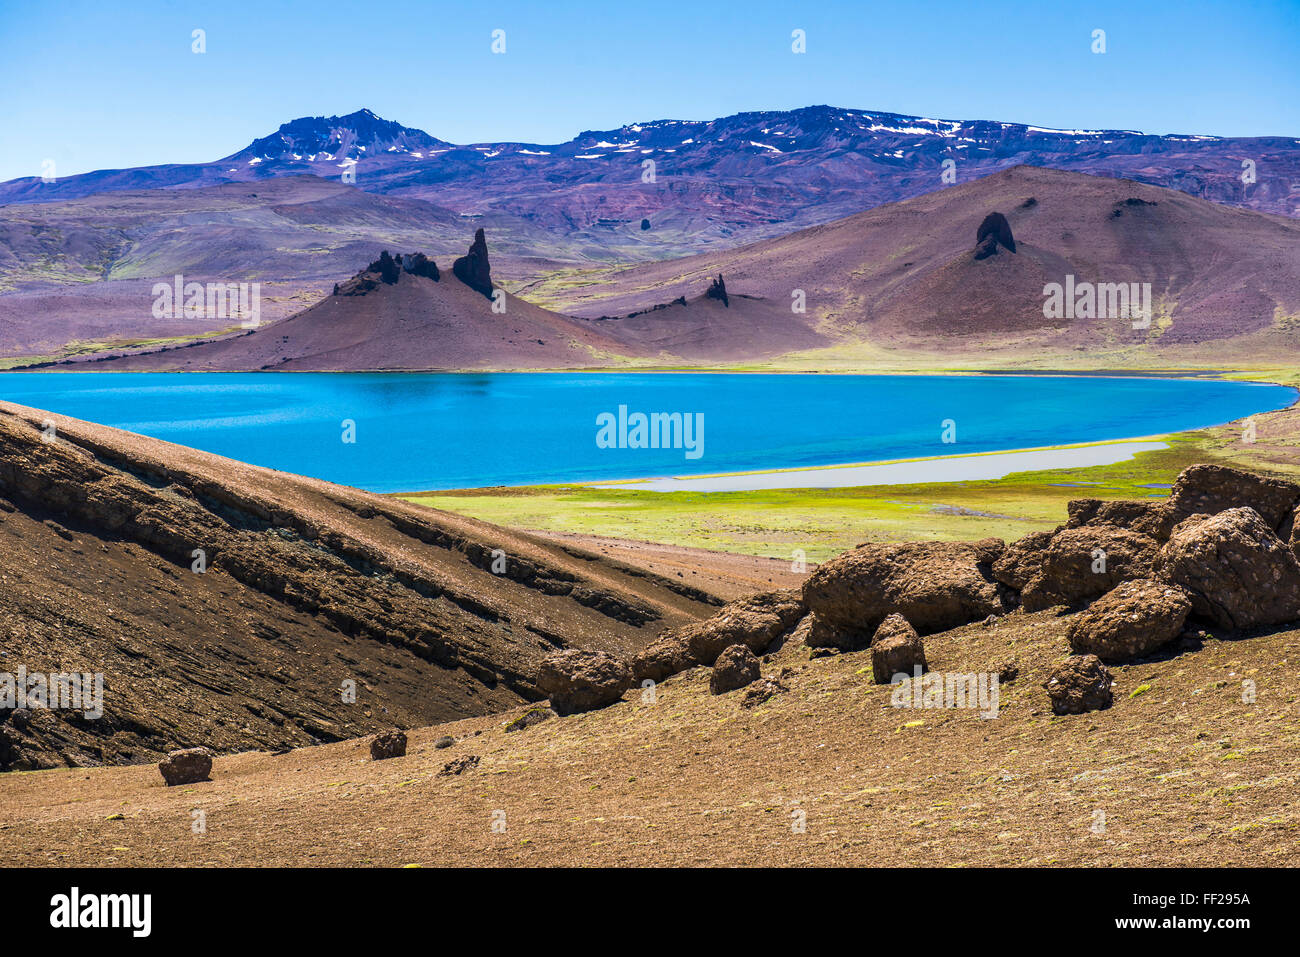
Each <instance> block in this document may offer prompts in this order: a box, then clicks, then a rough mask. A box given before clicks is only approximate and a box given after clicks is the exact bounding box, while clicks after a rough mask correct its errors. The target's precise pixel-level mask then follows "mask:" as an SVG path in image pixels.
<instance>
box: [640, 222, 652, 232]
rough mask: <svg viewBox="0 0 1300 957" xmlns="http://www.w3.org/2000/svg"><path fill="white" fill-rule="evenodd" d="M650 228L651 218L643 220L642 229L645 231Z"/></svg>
mask: <svg viewBox="0 0 1300 957" xmlns="http://www.w3.org/2000/svg"><path fill="white" fill-rule="evenodd" d="M649 228H650V220H648V219H643V220H641V231H642V232H645V231H646V230H647V229H649Z"/></svg>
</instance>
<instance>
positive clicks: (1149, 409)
mask: <svg viewBox="0 0 1300 957" xmlns="http://www.w3.org/2000/svg"><path fill="white" fill-rule="evenodd" d="M0 398H3V399H6V400H8V401H11V402H17V403H20V404H22V405H28V406H34V407H36V408H39V409H46V410H49V411H52V412H56V413H61V414H63V415H69V416H73V417H76V418H80V419H88V420H90V421H93V422H99V423H103V424H105V425H111V426H115V427H117V428H121V429H127V430H129V431H131V432H139V433H141V434H144V435H149V436H153V437H155V438H159V439H165V440H167V441H169V442H177V443H180V444H182V445H189V446H193V447H195V448H199V449H204V450H206V451H208V452H215V453H217V454H220V455H225V456H229V457H231V458H235V459H240V460H242V461H245V462H252V463H254V464H257V465H264V466H268V467H270V468H275V469H281V470H284V471H287V472H298V473H301V474H305V475H311V476H315V477H317V478H322V479H328V480H330V481H333V482H341V483H343V484H346V485H354V486H357V487H360V488H364V489H370V490H372V491H377V492H397V491H416V490H426V489H450V488H471V487H481V486H489V485H529V484H540V483H555V482H573V481H581V480H594V479H617V478H643V477H648V476H658V475H699V474H705V473H713V472H731V471H744V470H753V469H773V468H788V467H797V466H811V465H831V464H839V463H846V462H868V461H877V460H881V459H897V458H912V457H922V456H931V455H957V454H963V453H972V452H989V451H997V450H1003V449H1020V448H1030V447H1036V446H1047V445H1061V444H1066V443H1076V442H1090V441H1097V440H1103V439H1119V438H1128V437H1133V436H1145V435H1157V434H1162V433H1167V432H1176V431H1181V430H1185V429H1192V428H1197V427H1201V426H1207V425H1217V424H1220V423H1223V422H1228V421H1231V420H1233V419H1238V418H1242V417H1244V416H1247V415H1251V414H1253V413H1257V412H1264V411H1272V410H1275V409H1281V408H1285V407H1286V406H1288V405H1290V404H1291V403H1292V402H1294V401H1295V398H1296V391H1295V390H1294V389H1291V388H1287V387H1284V386H1277V385H1268V384H1263V383H1251V382H1227V381H1218V380H1213V379H1159V378H1152V379H1142V378H1112V377H1077V376H982V375H971V376H909V375H899V376H890V375H797V374H790V375H758V374H713V373H707V374H706V373H699V374H695V373H682V374H656V373H600V374H591V373H587V374H574V373H492V374H474V373H455V374H441V373H431V374H410V373H408V374H363V373H356V374H312V373H294V374H284V373H279V374H272V373H247V374H230V373H189V374H161V373H160V374H132V373H0ZM620 406H622V407H624V409H623V415H622V416H621V417H620ZM636 413H642V414H644V415H646V416H647V421H648V420H649V415H650V414H652V413H659V414H661V416H662V415H663V414H669V413H679V416H678V418H677V419H675V420H674V419H665V418H662V417H661V418H659V419H656V420H654V423H655V425H656V428H655V430H654V431H655V433H656V434H657V435H661V436H664V437H665V438H666V439H667V440H669V443H670V444H671V442H672V440H673V439H674V438H675V439H676V440H677V443H676V446H675V447H672V448H639V447H628V446H634V445H637V444H639V442H640V441H641V440H643V439H648V430H647V429H644V428H643V429H641V430H640V431H639V432H638V429H637V425H638V422H639V420H637V419H636V418H635V414H636ZM602 414H607V415H608V418H605V419H602V418H600V417H601V416H602ZM345 421H346V422H351V423H352V425H353V428H352V429H351V432H350V437H352V438H354V439H355V441H352V442H347V441H344V439H345V437H348V436H345V431H347V427H346V426H345V424H344V423H345ZM602 422H603V423H605V425H606V428H605V430H604V431H603V435H601V436H600V441H601V442H603V443H604V444H605V445H608V446H610V447H602V446H601V444H599V442H598V433H600V432H601V430H600V429H599V428H598V426H599V424H600V423H602ZM687 424H690V425H691V426H692V429H691V431H690V433H689V434H686V433H685V426H686V425H687ZM697 424H702V426H703V428H702V432H697V429H696V428H694V426H696V425H697ZM945 435H946V437H948V438H955V441H952V442H945V441H944V438H945ZM687 439H689V440H690V443H689V444H688V443H687V442H686V440H687ZM611 443H612V444H611ZM620 446H623V447H620ZM696 453H698V455H697V454H696Z"/></svg>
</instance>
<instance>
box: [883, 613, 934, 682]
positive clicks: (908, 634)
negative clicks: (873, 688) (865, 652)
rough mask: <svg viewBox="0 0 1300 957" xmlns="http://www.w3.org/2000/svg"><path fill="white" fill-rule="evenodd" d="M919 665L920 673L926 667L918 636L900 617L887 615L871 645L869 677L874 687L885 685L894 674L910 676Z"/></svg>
mask: <svg viewBox="0 0 1300 957" xmlns="http://www.w3.org/2000/svg"><path fill="white" fill-rule="evenodd" d="M918 665H919V666H920V667H921V671H922V672H924V671H925V670H926V669H927V667H928V665H927V664H926V660H925V645H924V643H923V642H922V641H921V636H920V635H918V634H917V633H916V629H915V628H913V627H912V626H911V625H910V624H909V623H908V621H907V619H906V618H904V617H903V616H902V615H890V616H889V617H888V618H886V619H885V620H884V621H882V622H881V623H880V627H879V628H877V629H876V636H875V638H874V639H873V640H872V642H871V674H872V677H873V678H875V680H876V684H878V685H887V684H889V683H890V682H891V681H893V679H894V675H897V674H904V675H907V676H908V677H909V678H910V677H912V676H913V675H914V674H915V668H916V666H918Z"/></svg>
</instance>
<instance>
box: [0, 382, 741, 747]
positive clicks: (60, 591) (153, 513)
mask: <svg viewBox="0 0 1300 957" xmlns="http://www.w3.org/2000/svg"><path fill="white" fill-rule="evenodd" d="M46 422H52V423H53V425H54V427H55V432H54V433H53V434H54V435H55V440H54V441H52V442H47V441H45V440H44V436H45V434H46V433H44V432H43V431H42V428H41V427H42V426H43V425H44V423H46ZM196 549H201V550H203V552H204V553H205V558H206V562H207V570H206V572H205V573H204V574H197V573H194V572H193V571H192V567H193V563H194V561H195V557H194V550H196ZM498 549H499V550H501V551H502V552H504V560H505V569H504V571H503V572H502V573H500V574H494V573H493V571H492V564H493V554H492V552H493V550H498ZM716 604H718V600H717V599H715V598H713V597H712V596H710V595H708V594H706V593H705V592H703V591H701V590H699V589H695V588H692V587H691V586H689V585H687V584H685V583H684V582H681V581H676V580H670V579H668V578H665V577H660V576H657V575H654V574H651V573H648V572H646V571H644V570H642V569H640V568H636V567H634V566H632V565H628V564H625V563H622V562H619V561H617V560H614V559H611V558H608V557H605V556H601V555H599V554H596V553H594V552H591V551H588V550H586V549H583V548H581V547H578V546H576V545H561V544H555V543H551V542H547V541H545V540H543V539H540V538H537V537H534V536H531V535H526V534H519V533H514V532H510V531H506V530H504V529H501V528H497V527H495V526H492V525H488V524H486V523H483V522H479V521H475V520H472V519H466V518H461V517H458V516H455V515H451V514H448V513H444V512H438V511H434V510H431V509H427V508H423V507H421V506H416V505H412V504H409V503H406V502H402V501H399V500H395V499H391V498H385V497H382V496H377V495H372V494H369V493H365V492H360V491H356V490H353V489H349V488H344V487H341V486H336V485H331V484H330V483H327V482H321V481H316V480H314V479H308V478H301V477H298V476H293V475H287V474H284V473H279V472H274V471H270V470H266V469H260V468H256V467H253V466H248V465H244V464H241V463H238V462H234V461H232V460H229V459H224V458H221V457H219V456H214V455H209V454H207V453H203V452H198V451H195V450H192V449H186V448H183V447H181V446H176V445H171V444H169V443H166V442H160V441H157V440H154V439H147V438H143V437H140V436H136V435H132V434H130V433H126V432H121V431H118V430H115V429H109V428H105V427H103V426H97V425H92V424H89V423H85V422H79V421H77V420H74V419H68V418H65V417H62V416H55V415H48V414H47V413H44V412H40V411H38V410H34V409H28V408H24V407H21V406H16V405H12V404H8V403H0V639H2V640H0V671H4V672H8V673H11V674H12V673H17V671H18V668H19V667H20V666H21V667H25V668H26V669H27V670H28V672H42V673H48V672H60V671H73V670H75V671H78V672H90V673H94V672H101V673H103V674H104V675H105V682H106V688H105V692H104V695H105V698H104V705H105V715H104V717H103V718H102V719H99V720H82V719H81V718H80V717H78V715H77V714H76V713H73V714H69V713H67V712H64V711H58V712H55V711H39V710H33V712H32V716H33V717H32V720H31V722H30V724H29V725H27V726H26V727H25V728H23V727H18V725H17V724H16V723H14V722H12V721H9V722H5V723H0V768H3V767H17V768H24V767H46V766H54V765H61V764H63V763H64V760H65V758H64V757H63V756H66V760H67V762H68V763H72V764H95V763H100V762H108V763H116V762H124V761H132V760H143V759H147V758H149V757H150V756H152V755H156V754H157V753H158V752H161V751H166V750H168V749H171V748H175V747H181V746H195V745H209V746H211V747H213V748H215V749H216V750H218V751H234V750H247V749H249V748H256V747H267V748H279V747H287V746H298V745H304V744H310V743H313V742H319V741H330V740H337V739H341V738H347V737H350V736H354V735H358V734H363V733H366V732H369V731H374V730H376V729H378V728H381V727H385V726H392V725H394V724H400V725H406V726H411V725H417V724H419V725H423V724H428V723H430V722H433V721H441V720H447V719H451V718H458V717H465V716H468V715H475V714H486V713H490V712H493V711H498V710H500V709H502V708H506V707H510V706H512V705H516V704H519V703H521V702H524V701H528V700H536V699H537V698H539V697H540V694H539V693H538V691H537V689H536V688H535V686H534V684H533V676H534V674H535V673H536V669H537V665H538V663H539V662H540V660H541V659H542V658H543V657H544V656H545V655H546V654H547V653H549V652H550V651H553V650H555V649H556V648H557V647H565V646H574V647H579V648H595V649H607V650H610V651H616V652H621V653H628V652H630V651H634V650H636V649H638V648H640V647H642V646H643V645H644V644H646V643H647V642H648V641H649V640H651V639H653V638H654V637H655V636H656V635H657V634H658V632H659V631H660V630H662V629H663V628H665V627H670V626H675V625H679V624H682V623H685V622H688V621H690V620H692V619H695V618H698V617H702V616H705V615H707V614H709V613H711V611H712V610H713V606H714V605H716ZM349 679H350V680H353V681H355V682H356V686H357V703H356V704H343V703H342V693H341V689H342V686H343V682H344V681H345V680H349Z"/></svg>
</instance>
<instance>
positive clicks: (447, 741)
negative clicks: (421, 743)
mask: <svg viewBox="0 0 1300 957" xmlns="http://www.w3.org/2000/svg"><path fill="white" fill-rule="evenodd" d="M455 743H456V739H455V738H453V737H452V736H451V735H449V734H444V735H443V736H442V737H441V738H439V739H438V740H437V741H435V742H433V746H434V747H435V748H437V749H438V750H439V751H441V750H442V749H443V748H450V747H451V746H452V745H453V744H455Z"/></svg>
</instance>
